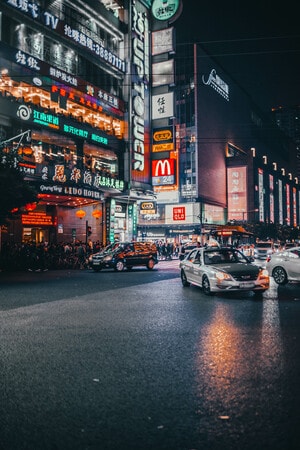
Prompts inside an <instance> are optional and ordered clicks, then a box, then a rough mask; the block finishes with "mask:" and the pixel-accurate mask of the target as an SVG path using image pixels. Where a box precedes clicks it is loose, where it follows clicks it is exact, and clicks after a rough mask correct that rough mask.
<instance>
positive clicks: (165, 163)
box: [152, 159, 175, 186]
mask: <svg viewBox="0 0 300 450" xmlns="http://www.w3.org/2000/svg"><path fill="white" fill-rule="evenodd" d="M174 162H175V160H174V159H157V160H153V161H152V185H153V186H164V185H168V184H174V183H175V164H174Z"/></svg>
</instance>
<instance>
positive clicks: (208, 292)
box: [202, 275, 212, 295]
mask: <svg viewBox="0 0 300 450" xmlns="http://www.w3.org/2000/svg"><path fill="white" fill-rule="evenodd" d="M202 289H203V292H204V294H205V295H212V292H211V290H210V282H209V279H208V278H207V276H206V275H204V277H203V278H202Z"/></svg>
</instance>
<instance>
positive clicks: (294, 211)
mask: <svg viewBox="0 0 300 450" xmlns="http://www.w3.org/2000/svg"><path fill="white" fill-rule="evenodd" d="M296 226H297V189H296V188H294V187H293V227H296Z"/></svg>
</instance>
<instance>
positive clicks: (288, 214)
mask: <svg viewBox="0 0 300 450" xmlns="http://www.w3.org/2000/svg"><path fill="white" fill-rule="evenodd" d="M286 224H287V225H289V226H290V225H291V200H290V185H289V184H286Z"/></svg>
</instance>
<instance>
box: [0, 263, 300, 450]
mask: <svg viewBox="0 0 300 450" xmlns="http://www.w3.org/2000/svg"><path fill="white" fill-rule="evenodd" d="M0 312H1V313H0V339H1V340H0V377H1V387H0V393H1V397H0V399H1V402H0V449H1V450H2V449H3V450H19V449H20V450H21V449H22V450H23V449H28V450H39V449H41V450H42V449H43V450H47V449H51V450H52V449H53V450H54V449H58V450H65V449H66V450H69V449H72V450H77V449H78V450H84V449H93V450H94V449H95V450H96V449H97V450H123V449H124V450H127V449H129V450H150V449H151V450H152V449H153V450H161V449H165V450H200V449H201V450H202V449H205V450H210V449H211V450H221V449H222V450H252V449H253V450H269V449H270V450H271V449H272V450H290V449H291V450H294V449H295V450H296V449H298V448H299V442H300V441H299V438H300V406H299V405H300V383H299V381H300V351H299V348H300V346H299V342H300V326H299V325H300V287H299V286H298V285H289V286H287V287H280V288H277V287H276V286H274V285H273V284H272V288H271V289H270V291H269V292H268V293H267V294H265V295H264V298H263V299H262V300H257V299H254V297H253V296H252V294H244V295H243V296H242V297H241V296H240V297H238V296H234V295H231V296H225V295H224V296H215V297H212V298H211V297H206V296H204V295H203V293H202V292H201V290H200V289H199V288H197V287H190V288H183V287H182V286H181V282H180V279H179V276H178V261H173V262H170V263H169V262H160V263H159V264H158V266H156V268H155V270H153V271H152V272H150V271H147V270H145V269H144V268H141V269H140V268H138V269H135V270H132V271H131V272H122V273H114V272H108V271H102V272H100V273H94V272H92V271H49V272H46V273H17V274H6V273H0Z"/></svg>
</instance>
